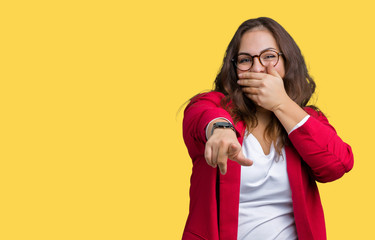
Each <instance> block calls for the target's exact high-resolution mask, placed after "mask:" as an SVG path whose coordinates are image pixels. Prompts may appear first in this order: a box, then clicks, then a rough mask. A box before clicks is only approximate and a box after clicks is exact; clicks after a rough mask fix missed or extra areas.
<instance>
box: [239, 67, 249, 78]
mask: <svg viewBox="0 0 375 240" xmlns="http://www.w3.org/2000/svg"><path fill="white" fill-rule="evenodd" d="M244 72H248V71H243V70H239V69H237V77H238V74H240V73H244Z"/></svg>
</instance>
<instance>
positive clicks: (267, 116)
mask: <svg viewBox="0 0 375 240" xmlns="http://www.w3.org/2000/svg"><path fill="white" fill-rule="evenodd" d="M272 114H273V113H272V111H269V110H267V109H264V108H262V107H259V106H257V112H256V114H255V115H256V117H257V119H258V124H259V125H264V126H267V125H268V123H269V122H270V121H271V119H272Z"/></svg>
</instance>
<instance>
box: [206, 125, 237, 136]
mask: <svg viewBox="0 0 375 240" xmlns="http://www.w3.org/2000/svg"><path fill="white" fill-rule="evenodd" d="M216 128H230V129H232V130H233V131H234V132H236V130H235V129H234V127H233V125H232V124H231V123H229V122H216V123H214V124H213V125H212V130H211V135H212V134H213V133H214V130H215V129H216Z"/></svg>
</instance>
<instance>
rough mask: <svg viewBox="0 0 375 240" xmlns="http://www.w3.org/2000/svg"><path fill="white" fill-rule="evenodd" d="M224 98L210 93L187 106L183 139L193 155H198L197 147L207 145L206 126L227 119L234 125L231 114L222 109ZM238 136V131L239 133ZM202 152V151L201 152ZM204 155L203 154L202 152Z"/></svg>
mask: <svg viewBox="0 0 375 240" xmlns="http://www.w3.org/2000/svg"><path fill="white" fill-rule="evenodd" d="M223 97H224V95H223V94H222V93H219V92H208V93H203V94H199V95H197V96H195V97H194V98H193V99H192V100H191V101H190V103H189V104H188V105H187V107H186V108H185V111H184V119H183V137H184V141H185V144H186V146H187V148H188V150H189V154H190V155H191V157H192V159H193V160H194V157H193V156H192V154H194V153H196V151H195V150H198V149H196V145H197V144H199V145H200V146H202V143H203V144H205V143H206V141H207V140H206V126H207V124H208V123H209V122H210V121H211V120H213V119H215V118H226V119H228V120H229V121H230V122H231V123H232V125H234V123H233V119H232V117H231V116H230V114H229V113H228V112H227V111H226V110H225V109H224V108H222V107H221V104H220V102H221V99H222V98H223ZM237 134H238V131H237ZM199 152H201V151H199ZM202 153H203V152H202Z"/></svg>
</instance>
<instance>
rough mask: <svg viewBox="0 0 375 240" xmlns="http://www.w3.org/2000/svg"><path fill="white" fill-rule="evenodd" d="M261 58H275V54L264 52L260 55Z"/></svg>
mask: <svg viewBox="0 0 375 240" xmlns="http://www.w3.org/2000/svg"><path fill="white" fill-rule="evenodd" d="M262 58H263V59H265V60H268V59H273V58H276V55H275V54H265V55H264V56H262Z"/></svg>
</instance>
